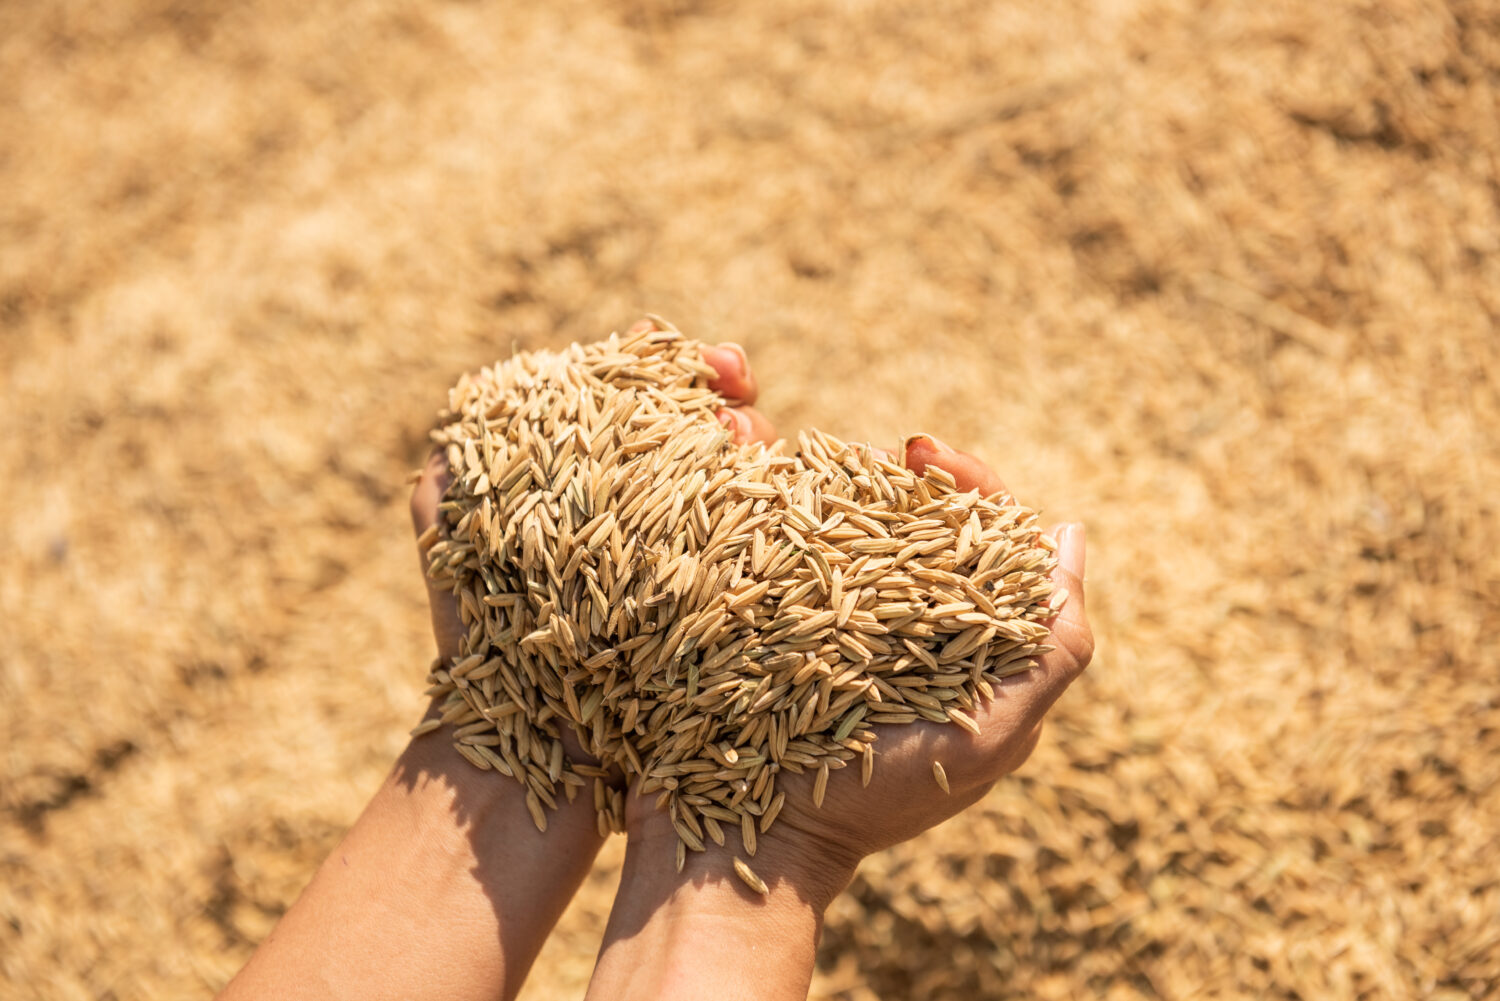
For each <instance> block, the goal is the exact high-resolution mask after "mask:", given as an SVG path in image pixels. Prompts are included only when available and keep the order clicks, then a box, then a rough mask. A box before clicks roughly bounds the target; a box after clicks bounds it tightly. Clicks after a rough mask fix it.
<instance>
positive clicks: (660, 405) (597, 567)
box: [418, 321, 1066, 885]
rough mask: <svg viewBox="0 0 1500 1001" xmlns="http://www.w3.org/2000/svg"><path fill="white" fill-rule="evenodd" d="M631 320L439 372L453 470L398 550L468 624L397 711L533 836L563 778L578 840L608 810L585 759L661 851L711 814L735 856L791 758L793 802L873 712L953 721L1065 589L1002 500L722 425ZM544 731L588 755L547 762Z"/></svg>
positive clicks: (681, 354)
mask: <svg viewBox="0 0 1500 1001" xmlns="http://www.w3.org/2000/svg"><path fill="white" fill-rule="evenodd" d="M657 326H658V327H659V328H660V329H653V330H646V331H643V332H640V333H637V334H633V335H630V336H626V337H623V338H622V337H620V336H619V335H611V336H610V337H609V338H608V339H607V340H605V341H602V342H600V343H597V344H594V345H590V346H588V347H580V346H578V345H573V346H572V347H570V348H568V349H566V350H565V351H562V352H560V353H553V352H546V351H538V352H532V353H527V354H521V355H517V356H516V357H514V358H512V359H510V360H509V361H506V362H503V363H501V364H498V365H496V366H495V367H493V368H489V369H485V370H483V371H482V372H481V373H480V374H479V376H478V377H477V378H470V377H465V378H464V379H462V380H461V381H460V382H459V384H458V385H457V386H456V387H455V388H454V390H453V391H452V394H451V397H450V401H449V408H450V409H449V411H448V412H446V413H445V414H444V415H443V417H442V419H441V422H442V427H441V429H440V430H439V431H437V432H435V435H434V437H435V439H436V440H437V441H438V443H439V444H440V445H442V446H443V447H444V448H445V449H446V453H447V458H448V464H449V467H450V470H451V472H452V475H453V479H452V483H451V486H450V487H449V489H448V492H447V495H446V497H445V499H444V502H443V504H442V505H441V511H442V512H443V515H444V516H443V517H441V518H440V519H439V522H438V524H437V525H434V526H433V527H432V528H431V529H430V530H429V532H428V533H427V535H426V536H425V537H424V539H423V542H424V544H430V545H431V549H430V550H429V559H430V563H429V573H430V575H431V576H432V577H433V578H434V579H436V580H438V581H440V582H441V583H442V584H443V585H444V586H447V587H451V588H452V590H453V591H454V593H455V594H456V595H457V596H458V598H459V601H460V605H461V609H462V615H463V620H464V625H465V626H466V628H467V635H466V636H465V637H464V640H463V643H462V645H461V648H460V650H459V652H458V655H457V657H456V658H455V659H454V660H453V661H452V662H451V663H441V662H440V663H437V664H435V665H434V668H433V672H432V678H431V681H432V683H433V688H432V693H433V694H434V695H437V696H440V697H442V698H444V700H445V701H444V703H443V706H442V708H443V713H442V716H441V719H437V718H434V719H432V720H429V721H428V722H427V723H424V724H423V725H422V727H419V728H418V729H419V730H420V731H422V732H428V731H431V730H435V729H437V728H438V727H439V726H441V725H443V724H453V725H454V726H455V727H456V730H455V731H454V733H455V736H456V746H457V748H458V750H459V751H460V752H461V753H462V754H463V755H464V756H465V757H466V758H467V759H468V760H469V761H471V762H472V763H473V764H475V765H476V766H478V767H480V768H487V769H488V768H493V769H494V770H496V771H499V772H501V773H503V774H505V775H507V776H510V777H513V778H515V779H517V780H518V781H521V782H522V783H523V784H524V785H525V786H526V788H527V793H526V797H527V803H528V805H529V807H530V808H531V812H532V816H533V818H534V819H535V821H536V824H537V826H538V827H539V828H541V829H543V830H545V829H546V813H545V810H544V809H543V807H544V806H546V807H555V806H556V801H557V796H558V795H559V792H561V794H562V795H565V796H567V797H568V799H569V800H572V799H573V798H574V797H575V796H576V795H577V794H578V793H579V791H580V790H581V789H583V788H585V787H586V786H588V785H589V784H590V780H592V786H593V798H594V807H595V809H596V810H597V811H598V824H599V830H600V832H601V834H602V833H607V832H609V831H620V830H623V825H624V816H623V807H624V793H623V791H622V790H621V789H620V788H619V787H617V786H616V785H614V784H612V783H611V781H610V776H611V775H612V774H617V773H616V770H617V769H618V771H620V772H623V773H624V776H625V778H626V779H627V781H628V782H633V781H634V779H635V778H636V777H640V778H641V779H642V782H641V786H640V788H641V792H642V793H652V792H657V793H658V794H659V795H658V799H657V803H658V805H659V806H664V807H665V808H666V809H667V810H669V811H670V814H671V817H672V821H673V824H674V826H675V827H676V829H677V833H678V835H679V837H680V842H679V845H678V866H679V867H681V865H682V860H683V857H684V849H685V848H687V849H692V850H695V851H701V850H703V847H704V839H705V838H711V839H712V840H713V841H715V842H717V843H718V844H721V845H722V844H724V841H725V833H724V827H725V825H729V826H731V827H732V828H733V829H734V830H736V831H737V832H739V834H740V837H741V841H742V844H743V847H744V850H745V851H746V852H747V853H748V854H750V855H754V854H755V846H756V836H757V834H758V833H760V834H763V833H765V832H766V831H767V830H768V829H769V828H770V827H771V825H772V824H773V822H774V821H775V819H776V816H777V814H778V812H779V811H780V809H781V806H782V803H783V802H784V801H785V794H784V793H783V792H779V791H778V790H777V782H776V780H777V776H778V774H779V773H780V772H782V771H783V770H785V771H788V772H793V773H800V772H803V771H804V770H814V771H816V773H817V780H816V782H815V785H814V792H813V798H814V801H815V803H817V804H818V805H821V800H822V793H823V790H824V789H825V788H826V784H827V780H828V773H829V770H830V769H834V768H842V767H844V766H845V765H846V764H847V763H849V762H850V761H852V760H854V759H855V758H859V759H860V761H861V767H862V777H863V780H864V781H865V782H866V783H868V782H869V780H870V774H871V769H872V767H873V765H874V755H875V750H874V743H875V740H876V733H877V730H876V729H875V727H876V726H878V725H879V724H901V723H911V722H915V721H917V720H929V721H932V722H937V723H948V722H951V723H956V724H959V725H961V726H963V727H965V728H967V729H970V730H972V731H974V732H976V733H977V732H978V729H977V724H976V723H975V721H974V718H973V715H972V714H973V712H974V709H975V707H976V705H977V704H978V702H979V700H980V699H981V698H987V697H989V696H990V694H991V685H992V684H993V683H995V682H997V681H999V679H1000V678H1002V677H1005V676H1006V675H1008V674H1013V673H1015V672H1017V671H1021V670H1025V669H1026V667H1027V666H1028V664H1029V663H1030V661H1031V659H1032V658H1034V657H1035V656H1036V655H1037V654H1038V653H1039V652H1043V651H1045V650H1046V649H1048V648H1047V647H1045V646H1042V645H1041V644H1042V641H1043V640H1045V639H1046V637H1047V628H1046V626H1044V625H1042V624H1041V620H1042V619H1044V618H1046V617H1048V616H1050V615H1051V614H1053V613H1054V612H1055V610H1056V608H1058V607H1060V605H1061V603H1062V601H1063V600H1065V599H1066V593H1065V592H1063V591H1058V592H1056V593H1054V590H1053V585H1052V583H1051V582H1050V580H1049V574H1050V573H1051V571H1052V568H1053V567H1054V565H1055V563H1056V557H1055V549H1056V545H1055V543H1054V542H1053V540H1051V539H1050V538H1048V537H1047V536H1045V535H1043V534H1041V532H1040V530H1039V529H1038V527H1037V525H1036V515H1035V514H1034V513H1033V512H1031V511H1029V510H1027V509H1026V508H1023V507H1019V506H1017V505H1016V504H1015V503H1014V501H1013V499H1011V498H1009V497H1007V496H1004V495H999V494H997V495H994V496H990V497H981V496H979V495H978V493H977V492H974V491H970V492H961V491H959V490H958V489H957V488H956V485H955V483H954V481H953V479H952V478H951V477H950V476H949V475H948V474H947V473H946V472H944V471H942V470H940V469H937V468H936V467H930V468H929V469H928V470H927V471H926V472H925V473H924V474H921V475H919V474H917V473H914V472H913V471H912V470H910V469H907V468H904V467H903V466H901V465H899V464H897V463H896V462H894V461H891V460H890V459H887V458H885V457H883V456H882V455H881V454H880V453H878V452H877V451H875V450H874V449H871V448H870V447H868V446H856V445H850V444H846V443H844V442H842V441H839V440H837V439H835V438H833V437H832V436H830V435H826V434H822V433H819V432H811V433H807V434H803V435H801V436H799V440H798V446H799V447H798V450H797V452H796V454H794V455H788V454H785V443H784V442H777V443H776V444H775V445H773V446H771V447H769V448H768V447H765V446H763V445H760V444H753V445H748V446H739V445H736V444H735V443H733V442H732V441H731V440H730V434H729V432H728V431H727V430H726V429H725V428H724V427H723V426H722V425H721V424H720V423H719V421H718V420H717V419H716V417H715V412H716V411H717V409H718V408H720V407H722V406H723V405H724V399H723V398H722V397H721V396H720V395H719V394H718V393H716V392H714V391H713V390H711V389H709V388H708V384H707V380H708V379H709V378H710V377H712V376H713V374H714V373H713V370H712V369H711V368H710V367H709V366H708V365H706V364H705V363H704V361H703V360H702V357H701V354H700V345H699V344H698V343H697V342H695V341H692V340H689V339H687V338H685V337H683V335H682V334H680V333H679V332H677V331H676V330H675V329H672V328H670V327H669V326H668V325H666V324H664V323H662V322H660V321H658V323H657ZM564 727H566V728H569V729H571V730H572V732H573V733H575V734H576V735H577V737H578V740H579V741H580V743H581V745H582V746H583V748H584V749H585V750H586V751H587V753H588V754H589V755H591V756H592V757H593V758H595V759H597V761H598V762H599V764H597V765H595V764H589V763H584V762H582V761H576V760H571V759H570V756H569V755H568V753H567V752H566V750H565V749H564V743H563V739H562V728H564ZM935 774H936V776H937V779H938V781H939V782H940V783H942V781H943V777H942V773H941V771H940V770H937V769H935ZM559 787H561V788H560V789H559ZM747 882H751V883H752V885H754V882H753V881H752V880H751V879H750V878H749V877H747Z"/></svg>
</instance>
